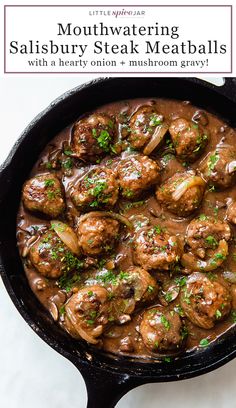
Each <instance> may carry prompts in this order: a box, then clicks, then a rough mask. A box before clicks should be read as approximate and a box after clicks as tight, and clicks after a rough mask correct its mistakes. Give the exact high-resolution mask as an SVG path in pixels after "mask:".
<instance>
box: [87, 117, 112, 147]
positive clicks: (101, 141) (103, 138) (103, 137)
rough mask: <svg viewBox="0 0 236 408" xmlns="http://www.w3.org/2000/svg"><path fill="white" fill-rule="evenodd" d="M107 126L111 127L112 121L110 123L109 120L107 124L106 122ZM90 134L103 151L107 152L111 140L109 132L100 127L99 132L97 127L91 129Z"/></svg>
mask: <svg viewBox="0 0 236 408" xmlns="http://www.w3.org/2000/svg"><path fill="white" fill-rule="evenodd" d="M108 126H109V127H110V128H111V129H112V127H113V123H112V121H110V122H109V124H108ZM92 135H93V137H94V138H95V139H97V143H98V145H99V146H100V147H101V148H102V149H103V150H104V151H105V152H109V150H110V149H109V148H110V142H111V135H110V133H109V132H108V131H107V130H105V129H102V130H100V133H99V130H97V129H95V128H94V129H92Z"/></svg>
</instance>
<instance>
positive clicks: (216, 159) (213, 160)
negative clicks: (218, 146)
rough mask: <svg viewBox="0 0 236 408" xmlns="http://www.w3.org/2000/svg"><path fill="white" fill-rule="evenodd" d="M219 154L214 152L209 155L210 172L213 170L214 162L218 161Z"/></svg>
mask: <svg viewBox="0 0 236 408" xmlns="http://www.w3.org/2000/svg"><path fill="white" fill-rule="evenodd" d="M219 158H220V156H219V155H218V153H214V154H212V155H211V156H210V157H209V160H208V169H209V171H210V172H211V171H212V170H214V168H215V165H216V163H217V162H218V160H219Z"/></svg>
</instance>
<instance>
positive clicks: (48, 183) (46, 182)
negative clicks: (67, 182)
mask: <svg viewBox="0 0 236 408" xmlns="http://www.w3.org/2000/svg"><path fill="white" fill-rule="evenodd" d="M54 183H55V180H53V179H46V180H44V185H45V187H52V186H54Z"/></svg>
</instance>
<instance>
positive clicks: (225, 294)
mask: <svg viewBox="0 0 236 408" xmlns="http://www.w3.org/2000/svg"><path fill="white" fill-rule="evenodd" d="M180 304H181V307H182V309H183V311H184V313H185V315H186V316H187V317H188V319H189V320H190V321H191V322H192V323H194V324H195V325H196V326H199V327H202V328H204V329H211V328H212V327H214V325H215V323H216V322H217V321H220V320H222V319H223V318H224V317H225V316H227V315H228V314H229V312H230V309H231V296H230V293H229V290H228V289H227V288H226V287H225V286H223V285H222V284H220V283H219V282H217V281H216V280H212V281H211V280H210V279H208V277H207V276H206V275H204V274H203V273H200V272H195V273H193V274H192V275H189V276H188V278H187V279H186V285H185V286H183V287H182V288H181V294H180Z"/></svg>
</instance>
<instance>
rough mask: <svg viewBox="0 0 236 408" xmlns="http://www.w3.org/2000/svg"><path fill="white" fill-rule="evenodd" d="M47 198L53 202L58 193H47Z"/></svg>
mask: <svg viewBox="0 0 236 408" xmlns="http://www.w3.org/2000/svg"><path fill="white" fill-rule="evenodd" d="M47 197H48V199H49V200H53V199H54V198H55V197H56V192H55V191H52V190H50V191H47Z"/></svg>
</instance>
